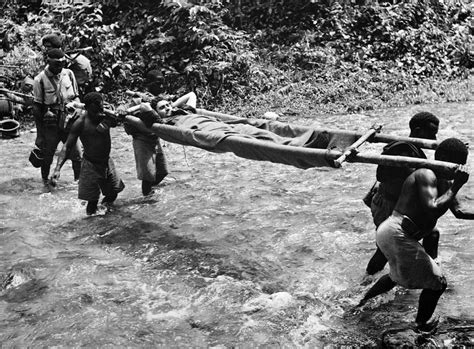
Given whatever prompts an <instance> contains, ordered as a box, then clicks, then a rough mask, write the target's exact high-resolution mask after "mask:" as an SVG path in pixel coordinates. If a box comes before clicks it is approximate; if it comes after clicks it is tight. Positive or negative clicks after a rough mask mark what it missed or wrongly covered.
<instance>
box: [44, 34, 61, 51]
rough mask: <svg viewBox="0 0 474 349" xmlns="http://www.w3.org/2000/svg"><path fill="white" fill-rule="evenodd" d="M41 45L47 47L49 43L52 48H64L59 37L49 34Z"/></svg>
mask: <svg viewBox="0 0 474 349" xmlns="http://www.w3.org/2000/svg"><path fill="white" fill-rule="evenodd" d="M41 43H42V44H43V45H45V44H46V43H49V44H50V45H51V47H52V48H61V47H62V46H63V41H62V39H61V37H60V36H59V35H56V34H48V35H45V36H44V37H43V38H42V39H41Z"/></svg>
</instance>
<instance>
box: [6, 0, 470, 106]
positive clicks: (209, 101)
mask: <svg viewBox="0 0 474 349" xmlns="http://www.w3.org/2000/svg"><path fill="white" fill-rule="evenodd" d="M347 2H348V1H347ZM360 3H367V1H365V2H362V1H360ZM7 7H8V5H7ZM4 10H5V11H4V13H5V15H7V16H8V15H10V17H9V18H10V19H9V20H7V21H4V22H5V23H6V24H5V27H4V28H3V30H4V32H5V31H6V32H7V33H8V34H9V43H10V51H8V52H7V56H6V57H5V58H4V63H6V64H18V63H21V64H22V65H23V71H22V73H29V74H32V75H33V74H35V73H36V72H37V70H38V69H39V68H40V67H41V59H40V55H38V58H37V59H36V60H35V59H33V57H34V56H35V53H36V54H38V53H39V44H40V38H41V36H42V35H44V34H46V33H49V32H51V31H60V32H62V33H63V34H65V35H66V43H67V46H68V48H77V47H86V46H92V47H93V48H94V51H93V52H91V53H88V56H89V58H91V60H92V64H93V68H94V85H95V86H96V88H97V90H101V91H103V92H104V93H107V94H109V95H111V96H110V98H111V99H112V98H113V99H116V98H120V96H121V93H122V92H123V91H124V90H125V89H135V90H137V89H138V90H143V78H144V75H145V73H146V72H147V71H148V70H150V69H158V70H161V71H162V72H163V73H164V76H165V78H164V87H163V88H164V92H166V93H168V94H178V93H182V92H184V91H188V90H194V91H196V92H197V94H198V96H199V98H200V101H201V103H202V104H203V105H204V106H206V107H209V108H215V109H223V110H227V111H231V110H233V111H236V112H238V111H241V112H246V113H247V114H253V113H260V112H261V111H262V110H263V111H264V110H271V109H277V110H279V111H283V112H285V111H286V112H290V113H292V112H294V113H298V112H307V111H308V110H302V105H306V106H307V105H308V104H309V105H310V108H311V109H312V111H316V112H318V113H323V112H355V111H361V110H364V109H373V108H379V107H387V106H394V105H403V104H410V103H425V102H445V101H456V100H466V99H470V98H471V95H470V91H469V88H470V80H469V79H470V78H469V72H470V70H472V68H473V67H474V52H472V51H470V46H472V41H471V40H472V39H471V37H472V34H473V33H474V27H473V26H472V23H474V16H473V12H472V5H468V3H463V1H461V0H459V1H443V2H442V1H439V0H419V1H401V2H397V3H396V4H391V3H369V4H361V5H354V4H346V1H318V2H315V1H310V0H307V1H304V0H299V1H276V0H273V1H257V2H255V1H248V2H246V1H243V0H242V1H229V0H227V1H226V0H207V1H200V4H193V3H192V2H191V1H186V0H162V1H153V0H148V1H133V2H128V1H116V2H114V3H110V4H109V5H104V3H103V2H97V3H93V4H91V5H87V6H84V5H81V6H72V5H67V6H63V7H57V6H56V7H43V8H42V9H41V10H40V11H38V12H36V13H33V12H32V13H29V14H28V15H27V16H25V15H22V16H21V18H18V16H17V17H16V18H15V15H16V14H17V13H18V8H15V6H14V5H11V6H9V7H8V8H5V9H4ZM9 11H10V12H9ZM20 61H22V62H20ZM35 62H36V63H35ZM303 100H304V101H305V103H302V101H303ZM308 101H310V102H308Z"/></svg>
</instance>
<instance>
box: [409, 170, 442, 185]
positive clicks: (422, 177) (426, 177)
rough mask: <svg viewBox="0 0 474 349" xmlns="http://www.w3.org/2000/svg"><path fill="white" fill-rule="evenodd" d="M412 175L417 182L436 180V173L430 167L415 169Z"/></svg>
mask: <svg viewBox="0 0 474 349" xmlns="http://www.w3.org/2000/svg"><path fill="white" fill-rule="evenodd" d="M410 177H413V178H414V179H415V180H416V181H417V182H433V181H436V174H435V173H434V172H433V171H432V170H430V169H429V168H419V169H417V170H416V171H414V172H413V173H412V174H411V175H410Z"/></svg>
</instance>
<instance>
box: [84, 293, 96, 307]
mask: <svg viewBox="0 0 474 349" xmlns="http://www.w3.org/2000/svg"><path fill="white" fill-rule="evenodd" d="M81 303H82V304H92V303H94V300H93V298H92V296H90V295H88V294H87V293H83V294H81Z"/></svg>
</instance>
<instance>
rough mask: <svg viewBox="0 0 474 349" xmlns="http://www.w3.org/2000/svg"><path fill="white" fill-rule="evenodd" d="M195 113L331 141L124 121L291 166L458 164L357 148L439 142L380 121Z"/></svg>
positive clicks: (166, 136)
mask: <svg viewBox="0 0 474 349" xmlns="http://www.w3.org/2000/svg"><path fill="white" fill-rule="evenodd" d="M136 110H137V108H136V107H135V108H131V109H129V111H130V112H131V113H133V112H135V111H136ZM197 114H199V115H204V116H209V117H212V118H215V119H216V120H217V121H219V122H222V123H226V124H230V125H235V124H238V123H245V124H247V125H253V126H254V127H256V128H258V129H261V130H267V131H270V132H273V133H275V134H278V135H279V136H281V137H286V138H291V137H300V136H302V135H303V134H307V133H308V132H313V133H314V134H315V135H318V134H325V135H326V136H327V137H328V138H329V143H328V144H327V146H326V147H325V148H323V149H320V148H311V147H305V146H294V145H284V144H278V143H275V142H272V141H266V140H261V139H255V138H253V137H251V136H248V135H245V136H242V135H238V134H221V135H219V134H217V135H216V134H215V132H209V131H207V130H206V127H199V125H193V126H192V127H191V128H185V127H180V126H176V125H168V124H160V123H154V124H153V125H152V126H151V128H147V127H146V126H145V124H144V123H143V122H142V121H141V120H140V119H139V118H138V117H136V116H134V115H127V116H126V117H125V122H127V123H130V124H132V125H133V126H135V127H137V128H138V129H140V130H142V131H144V132H147V131H148V132H150V131H151V132H153V133H155V134H156V135H158V136H159V137H160V138H161V139H163V140H165V141H168V142H172V143H177V144H181V145H184V146H193V147H197V148H201V149H204V150H207V151H211V152H215V153H223V152H232V153H234V154H235V155H236V156H238V157H242V158H246V159H251V160H258V161H270V162H274V163H280V164H286V165H291V166H295V167H298V168H301V169H308V168H313V167H333V168H340V167H342V166H343V164H344V163H345V162H348V163H371V164H377V165H387V166H397V167H410V168H429V169H432V170H435V171H437V172H441V173H444V174H447V175H452V174H453V173H454V171H455V169H456V168H457V166H458V165H457V164H454V163H450V162H444V161H436V160H427V159H418V158H412V157H405V156H389V155H379V154H373V153H370V152H361V151H360V148H361V146H362V145H363V144H365V143H366V142H375V143H389V142H392V141H408V142H411V143H413V144H415V145H417V146H418V147H420V148H424V149H436V147H437V145H438V143H437V142H436V141H433V140H426V139H418V138H410V137H401V136H396V135H388V134H382V133H380V130H381V127H380V126H373V127H371V128H370V129H369V130H368V131H367V132H366V133H360V132H354V131H347V130H338V129H329V128H328V129H326V128H315V127H311V126H299V125H289V124H287V123H283V122H279V121H270V120H264V119H246V118H238V117H235V116H233V115H229V114H223V113H216V112H211V111H208V110H205V109H197Z"/></svg>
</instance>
